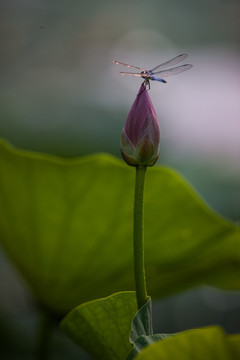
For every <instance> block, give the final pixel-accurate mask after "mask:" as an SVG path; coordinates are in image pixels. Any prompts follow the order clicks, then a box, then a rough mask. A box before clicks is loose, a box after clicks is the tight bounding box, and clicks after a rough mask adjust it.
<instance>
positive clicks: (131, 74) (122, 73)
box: [119, 71, 141, 77]
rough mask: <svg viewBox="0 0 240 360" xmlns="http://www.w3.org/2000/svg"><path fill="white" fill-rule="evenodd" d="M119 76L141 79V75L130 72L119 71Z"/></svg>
mask: <svg viewBox="0 0 240 360" xmlns="http://www.w3.org/2000/svg"><path fill="white" fill-rule="evenodd" d="M119 74H121V75H129V76H138V77H141V74H140V73H131V72H123V71H121V72H120V73H119Z"/></svg>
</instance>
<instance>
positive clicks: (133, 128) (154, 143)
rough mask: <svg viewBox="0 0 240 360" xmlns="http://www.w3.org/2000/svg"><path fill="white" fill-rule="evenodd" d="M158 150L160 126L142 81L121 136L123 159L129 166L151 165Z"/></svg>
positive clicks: (157, 154) (156, 157) (156, 156)
mask: <svg viewBox="0 0 240 360" xmlns="http://www.w3.org/2000/svg"><path fill="white" fill-rule="evenodd" d="M159 152H160V127H159V123H158V119H157V115H156V112H155V109H154V107H153V104H152V101H151V99H150V96H149V95H148V92H147V90H146V86H145V84H144V83H143V84H142V85H141V87H140V90H139V92H138V94H137V97H136V99H135V101H134V103H133V105H132V107H131V109H130V112H129V114H128V117H127V120H126V123H125V125H124V128H123V131H122V137H121V153H122V156H123V159H124V160H125V161H126V163H127V164H128V165H131V166H138V165H143V166H153V165H154V164H155V162H156V161H157V159H158V156H159Z"/></svg>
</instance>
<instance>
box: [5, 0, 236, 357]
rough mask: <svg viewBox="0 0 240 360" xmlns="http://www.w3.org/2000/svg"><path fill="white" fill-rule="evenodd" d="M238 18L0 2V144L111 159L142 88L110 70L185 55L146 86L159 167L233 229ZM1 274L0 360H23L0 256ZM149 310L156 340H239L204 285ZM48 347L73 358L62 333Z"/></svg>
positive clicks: (195, 6) (229, 307) (55, 0)
mask: <svg viewBox="0 0 240 360" xmlns="http://www.w3.org/2000/svg"><path fill="white" fill-rule="evenodd" d="M239 16H240V2H239V1H238V0H210V1H209V0H208V1H206V0H202V1H201V2H200V1H195V0H182V1H181V2H179V1H177V0H168V1H164V0H161V1H157V0H148V1H147V2H146V1H143V0H138V1H137V0H132V1H126V0H121V1H116V0H115V1H114V0H111V1H110V0H103V1H99V2H98V1H96V0H88V1H81V0H69V1H64V0H49V1H47V0H31V1H30V0H20V1H19V0H1V1H0V17H1V19H0V26H1V33H0V36H1V56H0V72H1V83H0V93H1V97H0V137H2V138H4V139H6V140H8V141H9V142H11V143H12V144H13V145H15V146H17V147H20V148H23V149H27V150H33V151H39V152H47V153H52V154H56V155H59V156H64V157H75V156H82V155H86V154H90V153H95V152H108V153H111V154H113V155H115V156H120V152H119V138H120V134H121V131H122V127H123V125H124V122H125V119H126V116H127V114H128V111H129V109H130V106H131V105H132V103H133V101H134V99H135V96H136V94H137V92H138V89H139V87H140V84H141V80H140V79H138V78H131V77H123V76H120V75H119V74H118V72H119V71H121V70H124V69H122V68H121V67H119V66H116V65H115V64H113V63H112V60H119V61H123V62H126V63H129V64H133V65H137V66H141V67H143V68H147V69H149V68H152V67H154V66H156V65H158V64H160V63H162V62H165V61H166V60H168V59H170V58H172V57H174V56H176V55H178V54H181V53H188V54H189V58H188V59H187V61H186V63H191V64H193V66H194V67H193V68H192V69H191V70H190V71H188V72H186V73H182V74H179V75H176V76H173V77H169V78H167V79H166V80H167V81H168V83H167V84H161V83H153V82H152V83H151V90H150V96H151V99H152V102H153V104H154V106H155V109H156V112H157V115H158V118H159V122H160V127H161V155H160V158H159V164H160V165H166V166H171V167H173V168H174V169H175V170H177V171H178V172H180V173H181V174H182V175H183V176H184V177H185V178H186V179H187V180H188V181H189V182H190V183H191V184H192V186H193V187H194V188H195V190H196V191H197V192H198V193H199V194H200V196H202V197H203V198H204V200H205V201H206V202H207V203H208V204H209V206H210V207H212V208H213V209H214V210H215V211H217V212H218V213H219V214H221V215H222V216H224V217H226V218H228V219H231V220H233V221H238V220H239V218H240V195H239V194H240V156H239V154H240V101H239V94H240V23H239ZM0 269H1V272H0V287H1V295H0V334H1V336H0V338H1V343H2V344H1V347H2V350H1V352H0V355H1V353H2V356H4V357H5V358H6V359H10V358H11V359H15V358H16V359H31V358H32V357H31V356H32V352H33V349H34V344H35V341H36V339H35V328H36V324H37V321H38V318H37V314H36V309H35V306H34V304H33V302H32V298H31V295H30V294H29V292H28V289H27V288H26V286H25V284H24V282H23V280H22V279H21V278H20V277H19V275H18V273H17V272H16V271H15V269H14V267H13V266H12V264H11V263H10V262H9V261H8V259H7V257H6V255H5V254H4V253H3V252H1V257H0ZM154 312H155V315H156V319H157V320H156V324H155V327H156V331H167V332H175V331H180V330H183V329H187V328H191V327H196V326H202V325H207V324H220V325H222V326H224V327H225V329H226V331H228V332H237V331H238V332H239V331H240V325H239V324H240V292H235V293H233V292H230V293H229V292H224V291H220V290H216V289H212V288H207V287H201V288H198V289H194V290H192V291H188V292H186V293H184V294H180V295H178V296H175V297H171V298H169V299H164V300H163V301H161V302H158V303H155V304H154ZM159 324H160V325H161V326H160V325H159ZM33 330H34V331H33ZM55 341H56V344H58V345H57V347H58V350H55V352H56V354H55V356H56V358H57V359H60V358H63V359H64V358H65V356H67V357H68V358H71V359H74V358H79V354H80V353H79V350H78V349H77V348H76V347H75V346H74V345H72V344H71V343H70V342H68V341H67V340H66V339H65V338H63V337H61V335H60V334H56V339H55ZM13 342H14V344H15V346H12V343H13ZM65 352H66V354H65ZM81 356H82V358H87V357H84V355H83V354H82V355H81Z"/></svg>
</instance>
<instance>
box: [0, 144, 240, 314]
mask: <svg viewBox="0 0 240 360" xmlns="http://www.w3.org/2000/svg"><path fill="white" fill-rule="evenodd" d="M0 164H1V176H0V240H1V243H2V245H3V247H4V249H5V250H6V252H7V253H8V255H9V256H10V258H11V259H12V260H13V261H14V263H15V264H16V266H17V267H18V269H19V270H20V271H21V273H22V275H23V276H24V278H25V280H26V281H27V283H28V285H29V286H30V288H31V290H32V292H33V294H34V295H35V297H36V299H37V301H39V302H40V303H41V304H42V305H43V306H45V307H47V308H49V309H51V310H52V311H53V312H56V313H57V314H59V315H62V314H64V313H66V312H67V311H69V310H71V309H72V308H73V307H75V306H77V305H79V304H80V303H83V302H86V301H89V300H93V299H95V298H101V297H104V296H107V295H110V294H113V293H115V292H118V291H121V290H133V289H134V277H133V266H132V260H133V259H132V256H133V255H132V217H133V215H132V212H133V190H134V178H135V169H134V168H132V167H128V166H127V165H125V164H124V163H123V161H121V160H117V159H116V158H114V157H112V156H109V155H104V154H98V155H94V156H87V157H83V158H76V159H63V158H59V157H54V156H50V155H45V154H37V153H32V152H28V151H22V150H16V149H15V148H13V147H11V146H10V145H8V144H6V143H5V142H3V141H2V142H1V143H0ZM238 231H239V228H238V227H237V226H235V225H234V224H233V223H231V222H228V221H226V220H224V219H221V218H220V217H219V216H217V215H216V214H214V213H213V212H212V211H211V210H210V209H209V208H208V207H207V206H206V205H205V204H204V203H203V202H202V200H200V199H199V197H198V196H197V195H196V193H195V192H194V191H193V190H192V189H191V188H190V187H189V185H188V184H187V183H186V182H185V181H184V180H183V179H182V178H181V177H180V176H179V175H177V174H176V173H175V172H173V171H172V170H170V169H168V168H163V167H157V166H156V167H154V168H149V169H148V171H147V174H146V189H145V250H146V252H145V262H146V275H147V288H148V293H149V294H151V296H152V297H153V298H160V297H163V296H166V295H169V294H172V293H176V292H177V291H182V290H184V289H187V288H189V287H192V286H196V285H199V284H203V283H205V284H208V285H215V286H221V287H226V288H229V289H240V280H239V279H240V238H239V232H238Z"/></svg>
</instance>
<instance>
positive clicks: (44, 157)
mask: <svg viewBox="0 0 240 360" xmlns="http://www.w3.org/2000/svg"><path fill="white" fill-rule="evenodd" d="M0 147H2V148H4V149H5V151H8V152H10V153H12V154H14V155H16V156H20V157H25V158H29V159H36V160H39V161H46V162H50V163H54V164H58V165H60V166H70V165H76V164H79V165H80V164H84V163H86V162H95V161H101V162H108V163H112V164H113V165H115V166H120V167H122V168H125V169H126V170H128V171H131V170H132V169H131V168H130V167H129V166H128V165H126V164H125V163H124V162H123V161H122V160H120V159H118V158H116V157H114V156H112V155H110V154H108V153H96V154H91V155H85V156H79V157H74V158H63V157H60V156H56V155H52V154H47V153H39V152H34V151H29V150H23V149H20V148H17V147H15V146H13V145H12V144H11V143H10V142H8V141H6V140H5V139H2V138H0ZM150 170H151V171H163V172H165V173H168V174H171V176H173V177H175V178H176V179H177V181H178V182H179V183H181V185H182V186H183V187H184V188H185V189H187V191H188V193H189V194H190V195H191V196H192V197H193V198H194V199H195V201H196V202H197V203H198V204H199V205H200V206H201V207H202V208H203V209H204V210H205V211H206V212H207V213H208V214H209V215H211V216H212V217H213V218H214V219H215V220H218V221H219V222H221V223H224V225H225V226H227V227H228V228H231V229H232V228H233V227H235V228H237V229H238V237H239V239H240V226H239V225H238V224H237V223H235V222H233V221H231V220H229V219H225V218H224V217H222V216H220V215H219V214H217V213H216V212H215V211H214V210H213V209H211V208H210V207H209V206H208V205H207V204H206V203H205V201H204V200H203V199H202V198H201V196H200V195H199V194H198V193H197V191H196V190H195V189H194V188H193V187H192V185H191V184H190V183H189V182H188V180H186V179H185V178H184V177H183V176H182V175H180V174H178V173H177V172H176V171H175V170H173V169H171V168H169V167H168V166H155V167H153V168H151V169H150Z"/></svg>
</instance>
